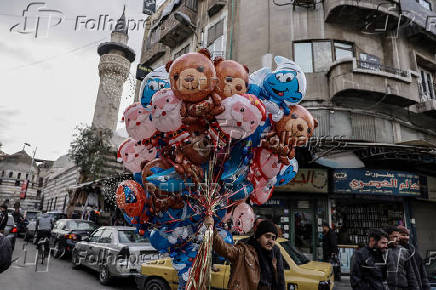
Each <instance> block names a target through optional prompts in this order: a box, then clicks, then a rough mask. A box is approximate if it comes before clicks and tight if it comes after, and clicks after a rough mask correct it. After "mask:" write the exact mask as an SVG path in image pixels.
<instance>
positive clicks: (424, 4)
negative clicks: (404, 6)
mask: <svg viewBox="0 0 436 290" xmlns="http://www.w3.org/2000/svg"><path fill="white" fill-rule="evenodd" d="M416 2H418V3H419V4H420V5H421V6H422V7H424V8H425V9H427V10H430V11H431V10H432V7H431V3H430V1H428V0H416Z"/></svg>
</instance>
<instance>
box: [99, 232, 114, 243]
mask: <svg viewBox="0 0 436 290" xmlns="http://www.w3.org/2000/svg"><path fill="white" fill-rule="evenodd" d="M98 242H99V243H107V244H110V243H112V231H111V230H104V231H103V233H102V234H101V237H100V239H99V240H98Z"/></svg>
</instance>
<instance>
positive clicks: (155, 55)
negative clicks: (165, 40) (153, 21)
mask: <svg viewBox="0 0 436 290" xmlns="http://www.w3.org/2000/svg"><path fill="white" fill-rule="evenodd" d="M166 51H167V47H166V46H165V45H163V44H162V43H159V42H158V43H154V44H152V45H150V48H146V50H145V52H144V57H143V64H144V65H146V66H151V65H152V64H153V63H154V62H155V61H157V60H158V59H159V58H161V57H162V56H163V55H164V54H165V53H166Z"/></svg>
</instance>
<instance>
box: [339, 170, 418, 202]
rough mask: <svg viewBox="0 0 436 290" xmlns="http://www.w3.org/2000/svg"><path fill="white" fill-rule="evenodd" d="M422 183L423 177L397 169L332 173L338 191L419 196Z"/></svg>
mask: <svg viewBox="0 0 436 290" xmlns="http://www.w3.org/2000/svg"><path fill="white" fill-rule="evenodd" d="M424 183H426V182H425V177H420V176H418V175H415V174H412V173H407V172H399V171H386V170H364V169H336V170H335V171H334V173H333V187H334V189H333V190H334V191H335V192H338V193H355V194H365V193H366V194H380V195H399V196H419V195H421V192H422V189H423V188H425V187H426V186H425V185H424ZM423 185H424V186H423Z"/></svg>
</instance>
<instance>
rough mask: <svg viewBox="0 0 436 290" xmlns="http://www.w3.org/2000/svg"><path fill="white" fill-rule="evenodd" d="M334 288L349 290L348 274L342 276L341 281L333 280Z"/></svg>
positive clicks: (335, 289)
mask: <svg viewBox="0 0 436 290" xmlns="http://www.w3.org/2000/svg"><path fill="white" fill-rule="evenodd" d="M333 289H334V290H351V286H350V276H342V277H341V281H335V288H333Z"/></svg>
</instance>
